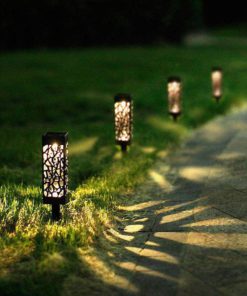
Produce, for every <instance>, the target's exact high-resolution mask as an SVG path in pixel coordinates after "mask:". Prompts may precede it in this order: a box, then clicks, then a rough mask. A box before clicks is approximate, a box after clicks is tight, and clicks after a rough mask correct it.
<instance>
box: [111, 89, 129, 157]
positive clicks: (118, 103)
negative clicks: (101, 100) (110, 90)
mask: <svg viewBox="0 0 247 296" xmlns="http://www.w3.org/2000/svg"><path fill="white" fill-rule="evenodd" d="M114 113H115V141H116V144H117V145H120V146H121V150H122V152H126V151H127V146H128V145H130V143H131V140H132V120H133V101H132V98H131V96H130V95H129V94H117V95H115V97H114Z"/></svg>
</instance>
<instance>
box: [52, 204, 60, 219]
mask: <svg viewBox="0 0 247 296" xmlns="http://www.w3.org/2000/svg"><path fill="white" fill-rule="evenodd" d="M61 217H62V215H61V212H60V204H52V220H53V221H58V220H60V219H61Z"/></svg>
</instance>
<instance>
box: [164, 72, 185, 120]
mask: <svg viewBox="0 0 247 296" xmlns="http://www.w3.org/2000/svg"><path fill="white" fill-rule="evenodd" d="M181 88H182V87H181V79H180V78H179V77H169V78H168V82H167V92H168V109H169V113H170V114H171V115H172V116H173V118H174V119H176V118H177V117H178V116H179V115H180V114H181V93H182V89H181Z"/></svg>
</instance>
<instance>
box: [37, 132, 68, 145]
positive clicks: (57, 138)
mask: <svg viewBox="0 0 247 296" xmlns="http://www.w3.org/2000/svg"><path fill="white" fill-rule="evenodd" d="M42 139H43V144H44V145H47V144H53V143H54V142H55V143H57V144H60V145H62V144H65V143H66V142H67V141H68V133H67V132H47V133H45V134H44V135H43V137H42Z"/></svg>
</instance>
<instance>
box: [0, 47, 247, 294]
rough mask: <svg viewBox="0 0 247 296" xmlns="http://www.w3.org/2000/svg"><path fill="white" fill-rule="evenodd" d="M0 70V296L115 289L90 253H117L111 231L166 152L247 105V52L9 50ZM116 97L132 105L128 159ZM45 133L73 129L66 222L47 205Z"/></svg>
mask: <svg viewBox="0 0 247 296" xmlns="http://www.w3.org/2000/svg"><path fill="white" fill-rule="evenodd" d="M213 65H220V66H222V67H223V69H224V98H223V100H222V101H221V102H220V103H219V104H216V103H215V102H214V101H213V100H212V98H211V88H210V68H211V66H213ZM0 69H1V76H0V100H1V107H0V125H1V129H0V138H1V143H0V163H1V166H0V186H1V187H0V233H1V234H0V294H1V295H47V296H48V295H61V293H62V290H63V292H64V294H63V295H78V294H76V288H75V287H76V286H77V285H78V280H79V279H80V286H81V289H82V290H80V291H83V292H84V293H85V295H86V294H88V295H93V293H96V294H97V293H98V292H99V291H101V292H102V289H103V288H104V289H107V288H106V285H102V284H101V277H100V276H99V275H98V274H97V272H96V271H97V269H98V265H97V264H95V266H93V267H92V265H90V260H86V258H87V256H89V257H90V256H91V257H90V258H93V256H96V257H97V258H98V257H100V256H103V257H104V250H105V252H107V250H108V248H109V243H108V244H107V243H106V239H105V238H104V233H105V229H106V228H108V227H112V226H114V221H115V215H116V214H117V212H116V209H117V206H118V205H119V204H120V203H124V202H126V196H128V193H131V192H132V191H133V190H134V188H135V187H136V186H137V185H138V184H141V183H142V182H144V181H145V176H146V172H147V169H148V168H149V167H150V166H151V165H152V163H153V162H154V161H155V159H157V158H158V157H159V155H160V154H161V153H162V151H165V150H168V149H171V148H173V147H175V146H176V145H178V144H179V143H180V141H181V139H182V138H183V137H184V135H186V134H187V132H188V131H190V130H191V129H193V128H196V127H197V126H200V125H201V124H203V123H205V122H207V121H208V120H210V119H211V118H213V117H215V116H217V115H218V114H224V113H226V112H227V111H228V110H230V109H231V107H233V106H238V105H241V104H242V103H243V102H244V101H245V99H246V77H244V75H246V69H247V53H246V48H245V47H241V46H238V47H234V48H227V47H226V48H220V47H196V48H175V47H169V46H167V47H146V48H122V49H120V48H115V49H85V50H70V51H63V50H50V51H30V52H16V53H9V54H8V53H6V54H4V53H3V54H1V55H0ZM171 74H178V75H180V76H181V77H182V79H183V116H182V118H181V119H180V121H179V122H178V123H177V124H175V123H173V122H172V121H171V119H170V118H169V116H168V115H167V107H166V78H167V76H169V75H171ZM117 92H130V93H131V94H132V96H133V98H134V140H133V145H132V146H131V149H130V151H129V153H128V155H127V156H126V157H124V158H120V157H119V153H120V152H119V150H118V148H117V147H115V146H114V129H113V112H112V111H113V95H114V94H115V93H117ZM46 131H68V132H69V187H70V190H71V197H70V203H68V204H67V205H66V206H65V207H63V210H62V211H63V219H62V220H61V222H59V223H52V222H51V221H50V212H51V209H50V207H49V206H47V205H43V204H42V195H41V189H40V183H41V169H40V168H41V135H42V134H43V133H44V132H46ZM92 247H94V248H93V249H92ZM95 248H96V251H95ZM97 250H100V251H97ZM95 252H96V253H95ZM97 252H99V254H100V255H97V254H98V253H97ZM95 254H96V255H95ZM96 261H97V260H96ZM103 261H104V260H103ZM101 268H102V266H101ZM102 270H104V268H103V269H102ZM92 283H94V285H92ZM73 289H75V291H74V290H73ZM73 291H74V292H73Z"/></svg>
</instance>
